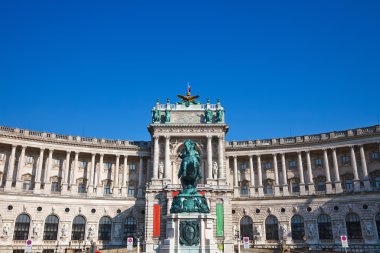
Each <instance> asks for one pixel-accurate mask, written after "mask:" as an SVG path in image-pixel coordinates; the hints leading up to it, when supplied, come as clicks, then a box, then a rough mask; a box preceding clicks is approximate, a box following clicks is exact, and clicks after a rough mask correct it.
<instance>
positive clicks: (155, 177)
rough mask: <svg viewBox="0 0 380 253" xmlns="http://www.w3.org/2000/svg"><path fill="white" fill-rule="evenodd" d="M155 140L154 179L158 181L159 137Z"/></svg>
mask: <svg viewBox="0 0 380 253" xmlns="http://www.w3.org/2000/svg"><path fill="white" fill-rule="evenodd" d="M153 138H154V153H153V179H158V159H159V152H160V149H159V146H158V145H159V144H158V138H159V137H158V136H156V135H155V136H153Z"/></svg>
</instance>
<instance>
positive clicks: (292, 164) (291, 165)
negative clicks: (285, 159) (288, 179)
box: [289, 160, 297, 169]
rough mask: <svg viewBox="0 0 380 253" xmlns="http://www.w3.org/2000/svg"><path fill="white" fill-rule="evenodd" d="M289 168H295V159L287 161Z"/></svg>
mask: <svg viewBox="0 0 380 253" xmlns="http://www.w3.org/2000/svg"><path fill="white" fill-rule="evenodd" d="M289 168H290V169H297V162H296V160H290V161H289Z"/></svg>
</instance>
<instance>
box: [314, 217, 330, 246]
mask: <svg viewBox="0 0 380 253" xmlns="http://www.w3.org/2000/svg"><path fill="white" fill-rule="evenodd" d="M317 223H318V234H319V239H320V240H332V239H333V233H332V226H331V219H330V216H328V215H327V214H321V215H319V216H318V219H317Z"/></svg>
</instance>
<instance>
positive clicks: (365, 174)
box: [359, 145, 371, 191]
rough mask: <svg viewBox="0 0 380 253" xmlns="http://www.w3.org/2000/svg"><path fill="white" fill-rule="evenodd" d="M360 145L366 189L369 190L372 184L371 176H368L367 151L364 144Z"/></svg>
mask: <svg viewBox="0 0 380 253" xmlns="http://www.w3.org/2000/svg"><path fill="white" fill-rule="evenodd" d="M359 147H360V159H361V165H362V171H363V183H364V189H365V190H366V191H368V190H370V189H371V184H370V182H369V177H368V170H367V161H366V159H365V153H364V147H363V145H360V146H359Z"/></svg>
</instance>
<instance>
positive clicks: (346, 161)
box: [341, 155, 350, 165]
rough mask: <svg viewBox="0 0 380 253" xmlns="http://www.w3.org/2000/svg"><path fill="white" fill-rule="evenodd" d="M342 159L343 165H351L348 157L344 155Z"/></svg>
mask: <svg viewBox="0 0 380 253" xmlns="http://www.w3.org/2000/svg"><path fill="white" fill-rule="evenodd" d="M341 159H342V164H343V165H345V164H349V163H350V157H349V156H348V155H342V157H341Z"/></svg>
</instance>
